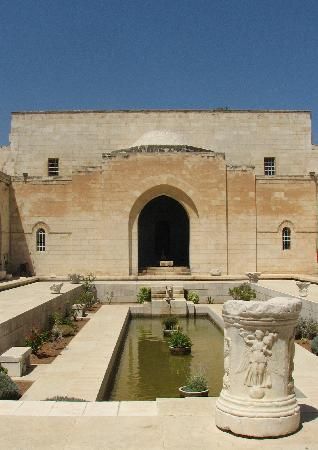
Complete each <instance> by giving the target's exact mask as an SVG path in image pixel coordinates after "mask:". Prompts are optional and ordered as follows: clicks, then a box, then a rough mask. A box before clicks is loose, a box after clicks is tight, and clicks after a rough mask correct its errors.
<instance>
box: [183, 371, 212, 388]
mask: <svg viewBox="0 0 318 450" xmlns="http://www.w3.org/2000/svg"><path fill="white" fill-rule="evenodd" d="M207 389H208V382H207V379H206V378H205V376H204V375H191V376H190V377H189V378H188V379H187V381H186V385H185V386H183V390H184V391H186V392H202V391H206V390H207Z"/></svg>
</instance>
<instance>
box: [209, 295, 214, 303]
mask: <svg viewBox="0 0 318 450" xmlns="http://www.w3.org/2000/svg"><path fill="white" fill-rule="evenodd" d="M214 301H215V299H214V298H212V297H211V296H209V297H208V304H209V305H212V303H214Z"/></svg>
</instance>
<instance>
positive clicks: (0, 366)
mask: <svg viewBox="0 0 318 450" xmlns="http://www.w3.org/2000/svg"><path fill="white" fill-rule="evenodd" d="M0 373H8V369H5V368H4V367H2V365H1V364H0Z"/></svg>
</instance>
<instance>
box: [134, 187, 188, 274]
mask: <svg viewBox="0 0 318 450" xmlns="http://www.w3.org/2000/svg"><path fill="white" fill-rule="evenodd" d="M189 228H190V227H189V217H188V214H187V212H186V210H185V209H184V207H183V206H182V205H181V204H180V203H179V202H177V201H176V200H174V199H173V198H171V197H168V196H166V195H161V196H159V197H156V198H154V199H152V200H150V201H149V202H148V203H147V204H146V205H145V206H144V208H143V209H142V211H141V213H140V215H139V219H138V267H139V270H140V269H143V268H146V267H153V266H159V263H160V260H163V259H165V260H171V261H173V263H174V266H187V267H188V266H189V234H190V233H189Z"/></svg>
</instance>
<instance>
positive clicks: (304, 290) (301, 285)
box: [296, 281, 310, 297]
mask: <svg viewBox="0 0 318 450" xmlns="http://www.w3.org/2000/svg"><path fill="white" fill-rule="evenodd" d="M296 284H297V286H298V289H299V297H307V295H308V288H309V286H310V283H309V281H296Z"/></svg>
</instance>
